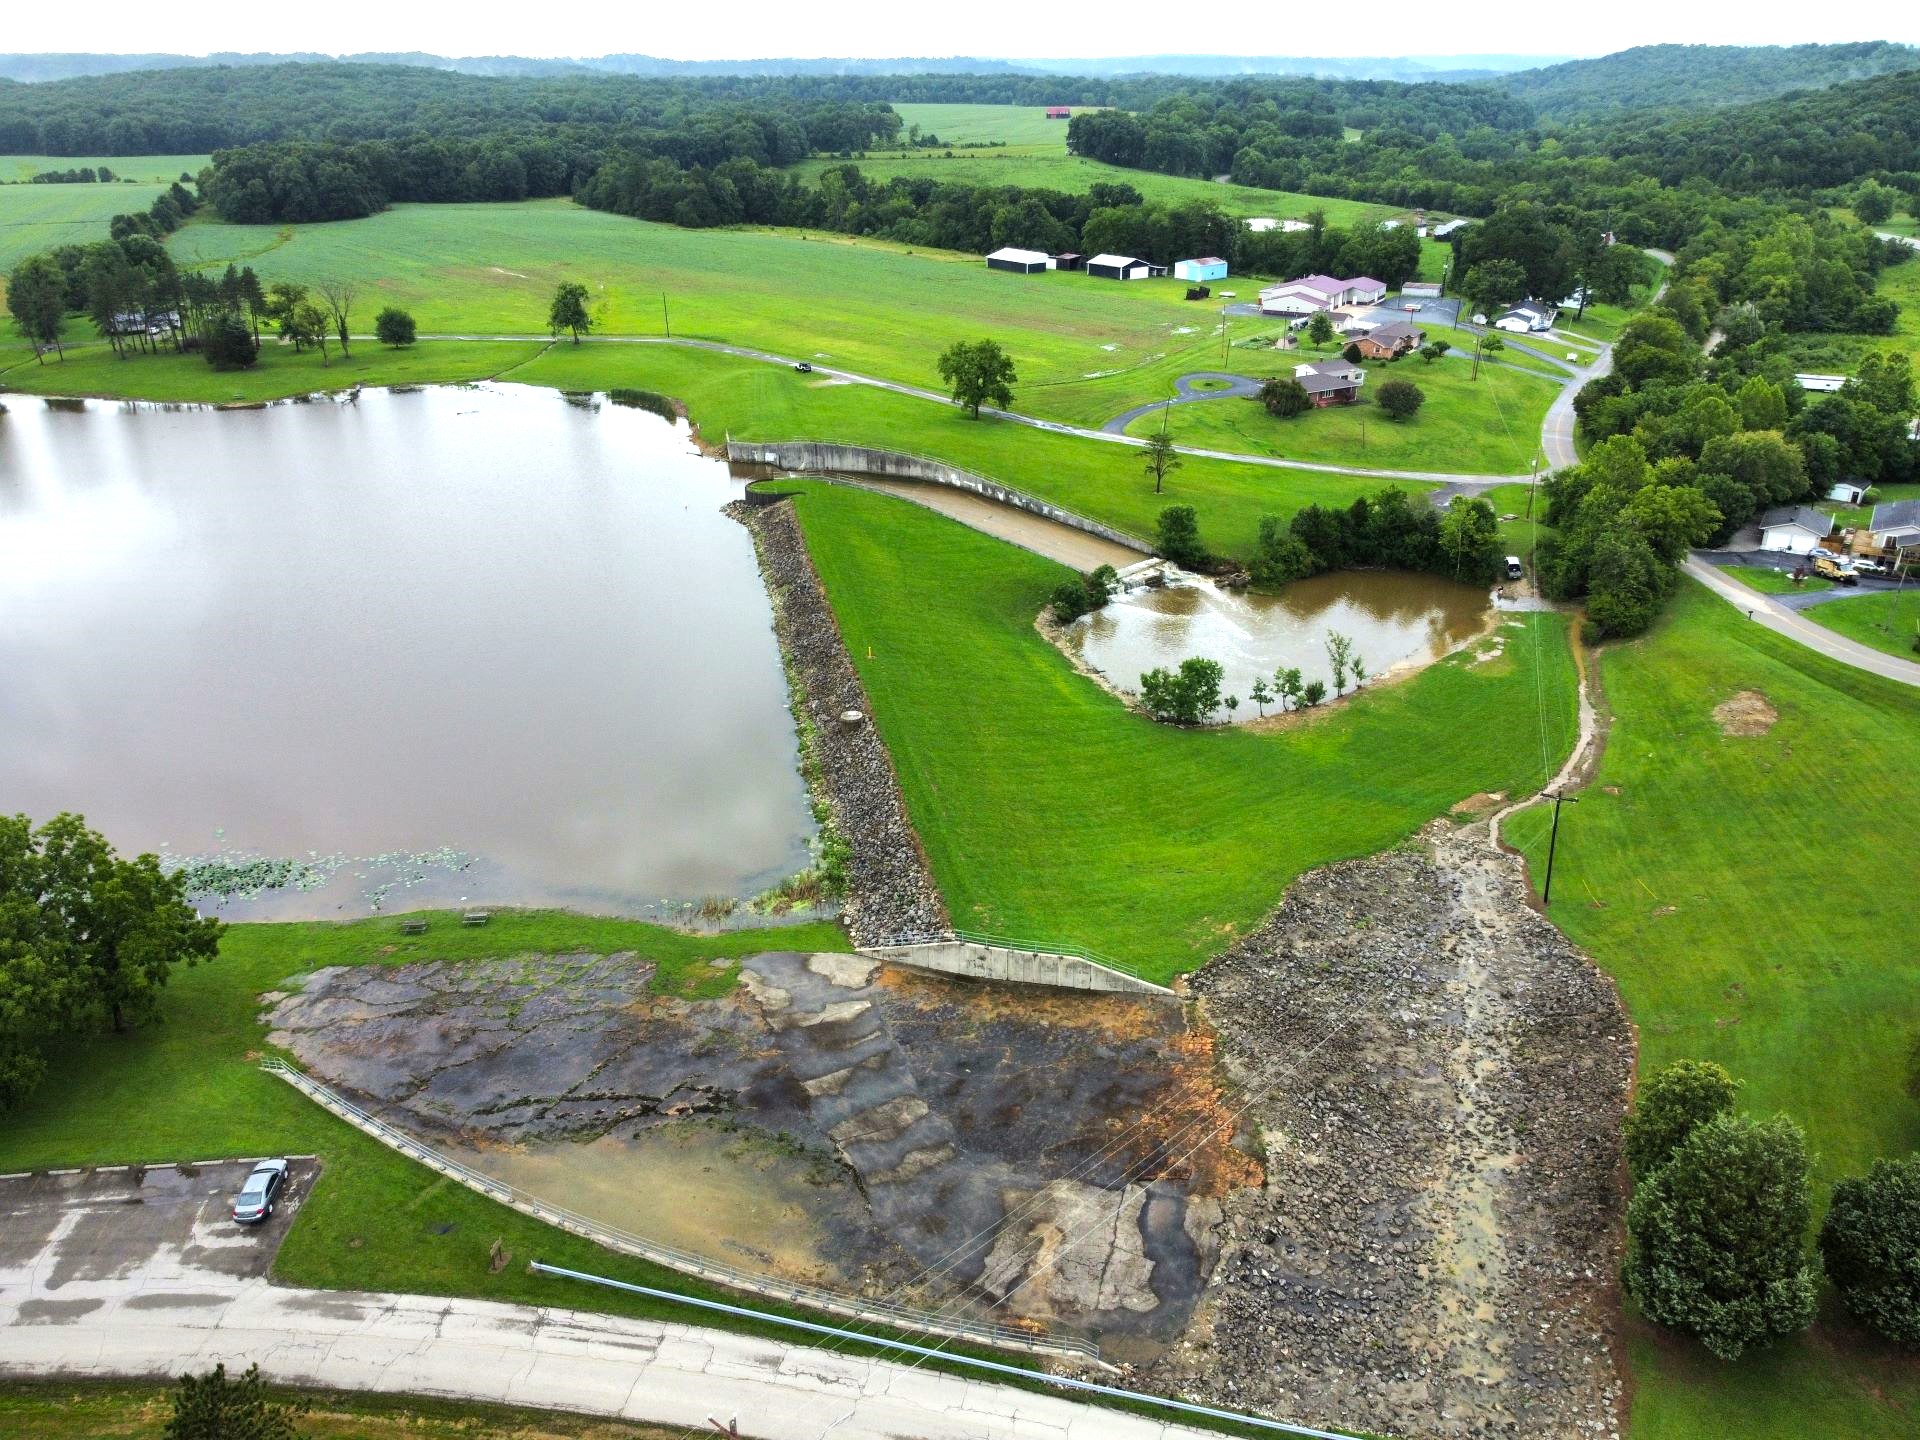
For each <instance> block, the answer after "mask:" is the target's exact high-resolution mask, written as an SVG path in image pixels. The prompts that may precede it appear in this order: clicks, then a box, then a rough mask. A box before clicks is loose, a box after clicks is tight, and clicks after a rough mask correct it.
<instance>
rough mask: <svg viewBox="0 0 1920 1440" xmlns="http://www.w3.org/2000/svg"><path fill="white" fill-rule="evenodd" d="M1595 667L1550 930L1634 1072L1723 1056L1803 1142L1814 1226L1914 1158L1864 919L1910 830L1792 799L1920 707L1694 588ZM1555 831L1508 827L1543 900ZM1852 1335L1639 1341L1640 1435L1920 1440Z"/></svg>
mask: <svg viewBox="0 0 1920 1440" xmlns="http://www.w3.org/2000/svg"><path fill="white" fill-rule="evenodd" d="M1835 603H1851V602H1835ZM1818 608H1819V607H1816V610H1815V611H1814V612H1812V613H1818ZM1600 668H1601V676H1602V679H1603V682H1604V689H1605V694H1606V700H1607V704H1608V707H1609V709H1610V710H1611V712H1612V728H1611V732H1610V734H1609V737H1608V740H1607V743H1606V749H1605V753H1604V756H1603V758H1602V760H1601V764H1600V768H1599V772H1598V774H1597V775H1596V776H1595V779H1594V782H1593V783H1592V784H1590V785H1588V786H1587V787H1586V788H1585V789H1584V790H1582V791H1581V792H1580V804H1579V806H1578V807H1577V808H1576V809H1573V810H1571V811H1569V813H1568V814H1567V815H1565V816H1564V817H1563V820H1562V825H1561V831H1560V846H1559V857H1558V862H1557V870H1556V874H1555V878H1554V905H1553V909H1552V911H1551V918H1552V919H1553V920H1554V921H1555V923H1557V924H1558V925H1560V926H1561V928H1562V929H1564V930H1565V931H1566V932H1567V933H1568V934H1569V935H1570V936H1572V937H1573V939H1574V940H1576V941H1577V942H1578V943H1580V944H1581V945H1582V946H1583V947H1584V948H1585V949H1586V950H1587V951H1588V953H1589V954H1591V955H1592V956H1593V957H1594V959H1595V960H1596V961H1598V962H1599V963H1600V964H1601V965H1602V966H1603V967H1605V968H1606V969H1607V970H1608V971H1609V972H1611V973H1612V974H1613V976H1614V977H1615V978H1616V979H1617V980H1618V982H1619V984H1620V988H1621V993H1622V995H1623V997H1624V999H1625V1000H1626V1002H1627V1005H1628V1007H1629V1009H1630V1010H1631V1012H1632V1014H1633V1017H1634V1019H1635V1021H1636V1022H1637V1024H1638V1025H1639V1029H1640V1066H1641V1074H1642V1075H1643V1076H1644V1075H1646V1074H1648V1073H1650V1071H1651V1070H1653V1069H1655V1068H1657V1067H1659V1066H1661V1065H1664V1064H1667V1063H1668V1062H1670V1061H1673V1060H1677V1059H1682V1058H1698V1059H1709V1060H1717V1061H1719V1062H1720V1063H1721V1064H1723V1065H1725V1066H1726V1067H1727V1068H1728V1069H1729V1070H1731V1071H1732V1072H1733V1073H1734V1075H1736V1076H1738V1077H1740V1078H1741V1079H1743V1080H1744V1081H1745V1082H1746V1088H1745V1090H1744V1091H1743V1092H1742V1096H1741V1101H1742V1104H1743V1106H1744V1107H1745V1108H1746V1109H1748V1110H1750V1111H1753V1112H1754V1113H1757V1114H1771V1113H1773V1112H1775V1111H1780V1110H1784V1111H1786V1112H1787V1113H1788V1114H1791V1115H1793V1116H1794V1117H1795V1118H1796V1119H1798V1120H1799V1121H1800V1122H1801V1123H1802V1124H1803V1125H1805V1126H1806V1128H1807V1131H1808V1136H1809V1140H1810V1144H1811V1148H1812V1151H1813V1155H1814V1164H1815V1176H1816V1182H1817V1183H1816V1199H1817V1201H1818V1205H1819V1207H1820V1208H1824V1203H1825V1188H1826V1186H1827V1185H1829V1184H1830V1183H1831V1182H1832V1181H1833V1180H1835V1179H1837V1178H1839V1177H1841V1176H1843V1175H1848V1174H1853V1173H1858V1172H1859V1171H1862V1170H1864V1169H1865V1168H1866V1165H1867V1163H1868V1162H1869V1161H1870V1160H1871V1159H1873V1158H1874V1157H1876V1156H1881V1155H1892V1154H1897V1153H1903V1152H1906V1151H1909V1150H1912V1149H1914V1148H1916V1146H1920V1105H1916V1104H1915V1103H1914V1102H1913V1101H1912V1100H1911V1099H1910V1098H1909V1097H1907V1096H1906V1095H1905V1094H1904V1092H1903V1090H1902V1076H1903V1075H1904V1074H1905V1060H1906V1056H1907V1052H1908V1050H1909V1049H1910V1048H1911V1046H1912V1044H1913V1024H1914V1011H1913V1007H1912V1004H1911V997H1912V995H1913V993H1914V988H1915V986H1916V984H1920V956H1916V952H1915V950H1914V948H1913V946H1912V945H1911V944H1910V943H1908V941H1909V937H1908V936H1907V935H1905V934H1904V933H1903V932H1901V930H1900V928H1899V927H1897V926H1893V927H1890V926H1888V925H1886V924H1885V922H1884V911H1883V910H1881V909H1880V908H1878V907H1877V906H1876V904H1875V903H1873V902H1875V901H1877V900H1878V899H1880V898H1882V897H1885V896H1887V895H1890V894H1897V893H1901V889H1902V887H1903V886H1905V885H1907V884H1908V883H1909V882H1910V880H1911V870H1912V866H1911V857H1912V854H1913V850H1914V845H1915V843H1916V840H1920V821H1916V819H1915V818H1914V817H1913V816H1912V815H1910V814H1908V813H1906V812H1904V811H1902V810H1900V809H1899V807H1895V808H1894V809H1893V810H1892V811H1884V810H1882V811H1876V812H1875V813H1874V816H1873V819H1872V821H1871V825H1870V826H1867V825H1866V823H1865V820H1864V817H1863V815H1862V813H1861V812H1860V811H1859V810H1857V809H1856V808H1855V807H1854V806H1851V805H1848V804H1844V803H1838V804H1811V805H1810V804H1808V803H1807V797H1808V796H1810V795H1826V794H1831V793H1832V782H1833V777H1834V776H1836V775H1851V774H1861V773H1871V772H1873V771H1875V770H1876V769H1877V768H1878V767H1882V766H1884V765H1885V763H1886V761H1887V758H1888V757H1890V756H1894V755H1910V754H1914V753H1920V693H1917V692H1915V691H1914V690H1913V689H1911V688H1910V687H1907V686H1903V685H1899V684H1896V683H1894V682H1891V681H1885V680H1880V679H1878V678H1875V677H1873V676H1869V675H1865V674H1862V673H1861V672H1859V671H1856V670H1852V669H1850V668H1847V667H1845V666H1842V665H1839V664H1837V663H1835V662H1833V661H1830V660H1826V659H1824V658H1822V657H1820V656H1818V655H1816V654H1814V653H1813V652H1811V651H1809V650H1807V649H1806V648H1805V647H1804V646H1801V645H1798V644H1796V643H1794V642H1793V641H1791V640H1788V639H1785V638H1783V637H1780V636H1777V635H1774V634H1773V633H1772V632H1770V631H1767V630H1764V629H1762V628H1761V627H1759V626H1755V625H1749V624H1746V623H1745V622H1744V621H1743V620H1742V619H1741V618H1740V617H1739V615H1738V612H1737V611H1736V610H1735V609H1734V608H1733V607H1732V606H1730V605H1727V604H1725V603H1724V602H1722V601H1720V600H1718V599H1716V598H1715V597H1713V596H1712V595H1710V594H1708V593H1707V592H1706V591H1705V590H1703V589H1702V588H1701V587H1700V586H1698V585H1696V584H1692V583H1688V584H1686V585H1685V586H1684V587H1683V590H1682V592H1681V594H1680V595H1679V596H1678V597H1677V598H1676V601H1675V603H1674V605H1673V608H1672V610H1671V612H1670V613H1669V614H1668V615H1667V616H1666V617H1665V618H1664V619H1663V620H1661V621H1660V622H1659V624H1658V625H1657V627H1656V628H1655V630H1654V631H1653V632H1652V633H1651V634H1650V635H1648V636H1646V637H1645V638H1644V639H1641V640H1637V641H1633V642H1629V643H1626V644H1623V645H1619V646H1616V647H1610V648H1608V649H1607V650H1605V651H1604V652H1602V655H1601V658H1600ZM1743 691H1757V692H1759V694H1761V695H1762V696H1764V697H1765V699H1766V701H1767V703H1768V704H1769V705H1771V706H1772V708H1773V709H1774V711H1776V712H1777V715H1778V719H1777V721H1776V722H1775V723H1774V724H1773V725H1772V727H1771V728H1770V729H1768V730H1766V731H1764V733H1758V734H1746V735H1728V734H1724V733H1722V729H1721V726H1720V724H1719V723H1717V722H1716V720H1715V719H1714V716H1713V709H1714V707H1715V706H1717V705H1719V704H1721V703H1722V702H1724V701H1726V700H1728V699H1729V698H1731V697H1732V696H1733V695H1735V694H1737V693H1740V692H1743ZM1547 821H1548V815H1547V813H1546V807H1536V808H1535V809H1533V810H1530V811H1527V812H1524V813H1523V814H1521V815H1518V816H1516V817H1514V818H1513V819H1512V820H1511V821H1510V822H1509V823H1508V825H1507V838H1508V839H1509V840H1510V841H1511V842H1512V843H1514V844H1516V845H1518V846H1520V847H1521V848H1522V849H1524V850H1525V851H1526V853H1527V854H1528V855H1529V856H1530V857H1531V858H1532V859H1533V860H1534V861H1535V862H1536V869H1535V872H1534V880H1535V883H1536V885H1537V884H1538V882H1539V879H1540V874H1539V870H1538V868H1537V864H1538V862H1539V861H1540V860H1541V859H1543V858H1544V855H1545V843H1546V828H1547ZM1742 917H1745V919H1744V923H1743V919H1742ZM1845 1336H1846V1332H1844V1330H1840V1329H1837V1328H1835V1327H1827V1328H1823V1329H1822V1330H1820V1331H1817V1332H1815V1334H1813V1335H1812V1336H1809V1337H1807V1338H1805V1339H1802V1340H1796V1341H1794V1342H1792V1343H1790V1344H1785V1345H1781V1346H1776V1347H1774V1348H1772V1349H1769V1350H1767V1351H1765V1352H1764V1353H1761V1354H1756V1355H1754V1356H1752V1357H1750V1358H1749V1360H1747V1361H1745V1362H1743V1363H1742V1364H1740V1365H1738V1366H1722V1365H1720V1364H1719V1363H1718V1362H1713V1361H1708V1360H1706V1359H1705V1358H1704V1357H1703V1356H1701V1355H1700V1354H1699V1353H1698V1352H1696V1351H1694V1350H1692V1349H1691V1348H1689V1347H1686V1346H1683V1345H1679V1344H1677V1343H1676V1342H1674V1341H1672V1340H1671V1338H1669V1337H1655V1336H1652V1335H1650V1334H1642V1335H1641V1337H1640V1339H1639V1340H1638V1341H1637V1342H1636V1344H1635V1346H1634V1357H1635V1360H1634V1369H1635V1374H1636V1384H1637V1393H1636V1399H1635V1410H1634V1425H1633V1434H1634V1436H1635V1437H1636V1440H1680V1437H1685V1440H1695V1437H1705V1436H1709V1435H1728V1434H1738V1435H1742V1436H1765V1437H1779V1440H1787V1437H1790V1436H1795V1435H1801V1434H1805V1433H1807V1430H1808V1427H1809V1426H1810V1425H1816V1422H1815V1421H1813V1420H1810V1419H1809V1417H1814V1416H1818V1417H1823V1418H1822V1419H1821V1420H1820V1421H1818V1422H1817V1426H1816V1428H1820V1429H1822V1430H1823V1431H1825V1432H1826V1433H1834V1434H1851V1435H1871V1434H1879V1435H1891V1434H1896V1433H1902V1432H1904V1431H1905V1430H1907V1429H1909V1428H1911V1415H1912V1407H1913V1406H1914V1405H1916V1404H1920V1377H1916V1374H1915V1372H1914V1369H1913V1368H1912V1366H1911V1365H1906V1366H1901V1365H1896V1364H1892V1363H1890V1362H1888V1361H1885V1360H1882V1359H1879V1358H1876V1357H1875V1356H1874V1355H1872V1354H1870V1353H1866V1352H1864V1351H1862V1350H1858V1349H1856V1348H1854V1347H1853V1346H1852V1344H1851V1343H1850V1341H1848V1340H1847V1339H1846V1338H1845ZM1901 1415H1906V1416H1907V1419H1905V1420H1903V1419H1901V1418H1899V1417H1900V1416H1901Z"/></svg>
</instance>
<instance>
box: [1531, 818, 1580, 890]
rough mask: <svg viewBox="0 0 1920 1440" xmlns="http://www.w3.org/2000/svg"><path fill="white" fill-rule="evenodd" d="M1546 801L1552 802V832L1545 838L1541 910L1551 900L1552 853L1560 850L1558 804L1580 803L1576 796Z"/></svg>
mask: <svg viewBox="0 0 1920 1440" xmlns="http://www.w3.org/2000/svg"><path fill="white" fill-rule="evenodd" d="M1547 799H1549V800H1551V801H1553V830H1552V831H1551V833H1550V834H1549V835H1548V837H1547V883H1546V884H1545V885H1544V886H1542V887H1541V890H1540V908H1541V909H1542V910H1544V909H1546V908H1547V905H1548V902H1550V901H1551V900H1552V899H1553V856H1554V852H1555V851H1556V850H1558V849H1559V848H1560V802H1561V801H1563V800H1565V801H1571V802H1572V803H1573V804H1575V805H1578V804H1579V803H1580V797H1579V796H1578V795H1566V794H1559V795H1549V796H1547Z"/></svg>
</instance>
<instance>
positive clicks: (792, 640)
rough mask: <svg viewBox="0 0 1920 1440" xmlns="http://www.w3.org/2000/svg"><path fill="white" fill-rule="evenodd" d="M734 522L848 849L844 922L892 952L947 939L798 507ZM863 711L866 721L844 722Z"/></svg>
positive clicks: (820, 791)
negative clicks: (759, 581)
mask: <svg viewBox="0 0 1920 1440" xmlns="http://www.w3.org/2000/svg"><path fill="white" fill-rule="evenodd" d="M727 514H729V515H731V516H732V517H733V518H734V519H735V520H738V521H739V522H740V523H741V524H742V525H744V526H746V528H747V531H748V533H749V534H751V535H752V536H753V548H754V553H755V555H756V556H757V557H758V559H759V562H760V574H761V577H762V578H763V579H764V580H765V581H766V585H767V595H768V598H769V599H770V600H771V601H772V605H773V627H774V634H775V636H776V637H777V638H778V640H779V642H780V653H781V655H782V657H783V658H784V659H785V660H786V663H787V676H788V688H789V691H790V698H791V701H792V706H793V713H794V721H795V724H796V726H797V728H798V729H799V732H800V748H801V769H802V772H803V774H804V775H805V777H806V780H807V785H808V788H809V790H810V791H811V792H812V793H813V796H814V799H815V801H816V803H817V804H819V805H821V806H823V807H824V808H825V810H826V812H827V813H826V816H825V817H823V823H824V827H825V828H826V829H827V830H828V832H829V843H832V840H833V838H834V837H837V838H838V840H839V842H840V843H842V844H843V845H844V846H845V851H846V859H845V871H846V887H847V904H846V911H845V913H844V915H843V917H842V918H843V921H844V923H845V925H846V927H847V933H848V934H850V935H852V936H853V938H854V941H855V942H856V943H857V944H860V945H892V944H899V943H901V942H904V941H911V940H922V939H926V938H928V937H929V936H934V935H939V934H943V933H945V932H946V930H947V929H948V926H949V921H948V918H947V909H946V905H945V903H944V902H943V901H942V899H941V898H940V892H939V890H938V889H937V888H936V887H935V885H934V883H933V875H932V872H931V870H930V869H929V868H928V866H927V857H926V853H925V851H923V850H922V849H921V847H920V837H919V836H918V835H917V834H915V833H914V829H913V823H912V821H911V820H909V819H908V816H907V804H906V800H905V798H904V797H903V796H902V795H901V794H900V784H899V780H898V779H897V778H896V776H895V775H894V771H893V757H892V756H891V755H889V754H888V753H887V747H886V745H885V744H884V743H883V742H882V741H881V739H880V736H879V734H878V732H877V731H876V730H875V728H874V724H873V719H872V716H873V708H872V703H871V702H870V701H869V700H868V699H867V692H866V687H865V686H864V685H862V684H861V683H860V677H859V675H858V673H857V672H856V671H855V670H854V668H853V662H852V660H851V659H850V658H849V657H848V655H847V649H846V645H845V643H844V642H843V641H842V639H841V636H840V626H839V622H838V621H837V620H836V619H835V618H834V614H833V608H832V606H831V605H830V604H829V603H828V601H827V594H826V588H825V587H824V586H823V585H822V584H821V583H820V577H819V575H818V574H817V573H816V572H815V570H814V568H813V559H812V557H811V556H810V555H808V553H807V544H806V538H805V537H804V536H803V535H802V534H801V532H800V521H799V519H798V517H797V516H796V515H795V514H794V510H793V505H792V503H791V502H790V501H779V502H776V503H774V504H772V505H755V504H751V503H748V502H744V501H736V502H735V503H733V504H732V505H729V506H728V507H727ZM849 711H857V712H858V713H859V714H860V715H861V716H862V717H863V718H862V719H860V720H859V721H857V722H854V723H848V722H847V721H845V720H843V719H842V718H841V717H842V716H843V715H844V714H845V713H847V712H849Z"/></svg>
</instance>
